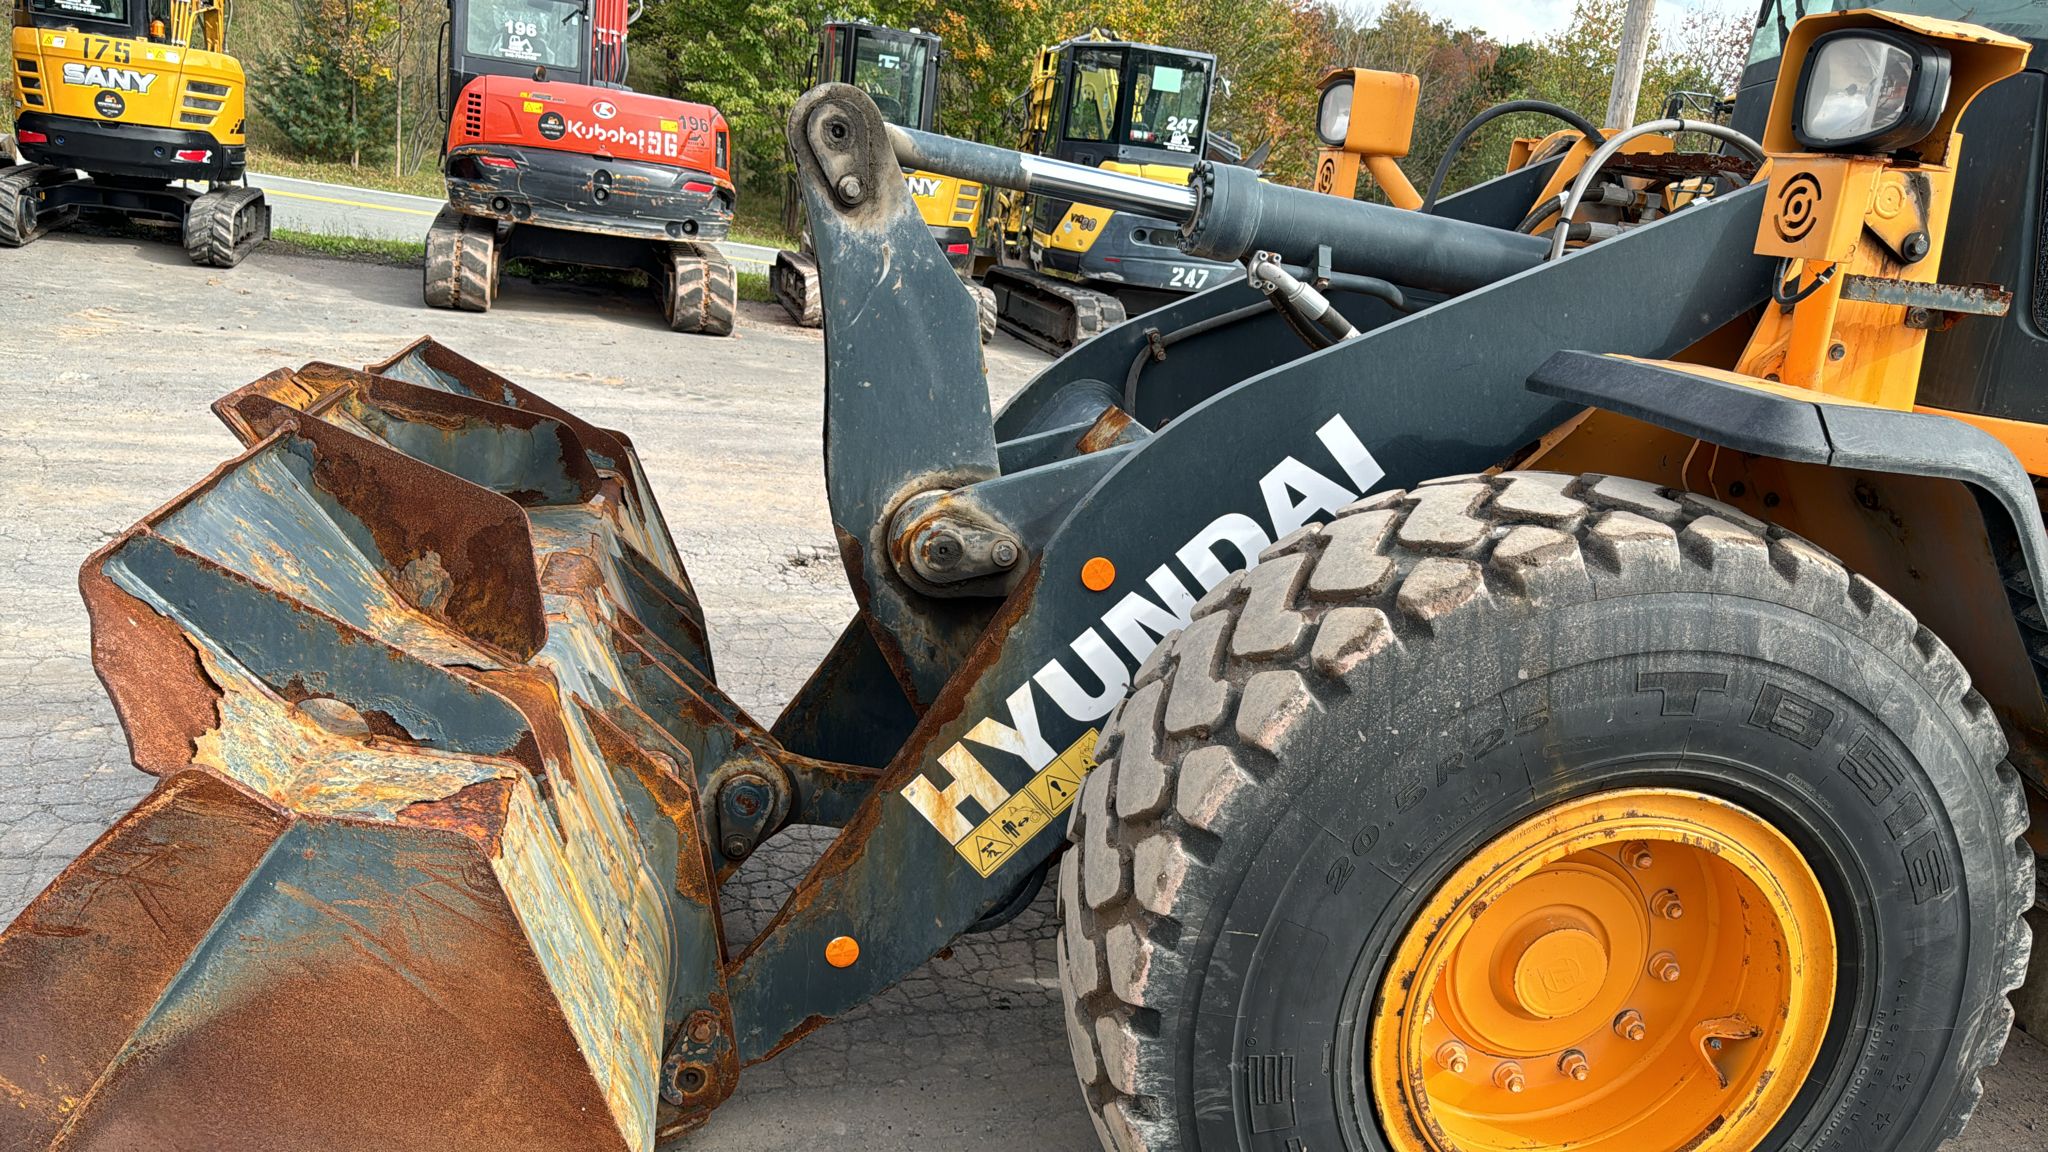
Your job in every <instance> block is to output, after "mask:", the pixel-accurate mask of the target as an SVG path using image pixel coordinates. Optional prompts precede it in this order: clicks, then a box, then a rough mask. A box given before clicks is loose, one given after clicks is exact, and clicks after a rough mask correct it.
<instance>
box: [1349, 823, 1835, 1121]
mask: <svg viewBox="0 0 2048 1152" xmlns="http://www.w3.org/2000/svg"><path fill="white" fill-rule="evenodd" d="M1835 964H1836V961H1835V938H1834V928H1833V922H1832V920H1831V919H1830V918H1829V914H1828V907H1827V900H1826V897H1825V896H1824V895H1823V893H1822V892H1821V889H1820V884H1819V882H1818V880H1816V879H1815V877H1814V875H1813V871H1812V869H1811V868H1809V867H1808V866H1807V864H1806V861H1805V859H1804V858H1803V857H1802V856H1801V854H1800V853H1799V851H1798V849H1797V848H1795V847H1794V846H1793V845H1792V843H1791V842H1790V841H1788V840H1787V839H1785V837H1784V836H1783V835H1782V834H1781V833H1779V832H1778V831H1777V830H1776V829H1774V828H1772V827H1771V826H1770V825H1769V824H1768V823H1766V822H1765V821H1764V820H1762V819H1761V818H1759V817H1758V816H1756V815H1754V814H1753V813H1751V812H1749V811H1747V810H1745V809H1742V808H1740V807H1737V806H1735V805H1733V804H1729V803H1727V802H1725V801H1721V800H1717V799H1714V798H1712V797H1708V796H1705V795H1702V794H1698V793H1692V792H1681V791H1673V790H1662V789H1631V790H1626V791H1616V792H1609V793H1604V794H1601V795H1598V796H1593V797H1589V798H1587V799H1584V800H1578V801H1573V802H1571V803H1568V804H1563V805H1559V806H1557V807H1555V808H1552V809H1550V810H1549V811H1546V812H1544V813H1542V814H1540V815H1538V816H1537V817H1535V818H1533V819H1531V820H1529V821H1526V822H1525V823H1523V824H1521V825H1519V826H1517V827H1516V828H1514V829H1512V830H1510V831H1509V832H1508V833H1507V834H1505V835H1503V836H1502V837H1500V838H1499V839H1497V840H1495V841H1493V842H1492V843H1490V844H1488V845H1486V846H1485V847H1483V848H1481V849H1480V850H1479V851H1478V852H1477V853H1475V854H1474V855H1473V856H1472V857H1471V858H1470V859H1468V860H1467V861H1466V862H1465V863H1464V864H1463V865H1461V866H1460V867H1459V868H1458V869H1457V870H1456V871H1455V872H1454V873H1453V874H1452V875H1451V877H1450V879H1449V880H1448V881H1447V882H1446V883H1445V884H1444V885H1443V887H1442V888H1441V889H1439V890H1438V891H1437V892H1436V893H1435V894H1434V895H1433V896H1432V897H1431V898H1430V900H1429V902H1428V904H1426V905H1425V906H1424V908H1423V909H1422V911H1421V913H1420V914H1419V915H1418V916H1417V917H1416V918H1415V921H1414V923H1413V924H1412V925H1411V926H1410V927H1409V929H1408V931H1407V933H1406V934H1405V935H1404V936H1403V938H1402V939H1401V941H1400V944H1399V945H1398V947H1397V949H1396V953H1395V956H1394V959H1393V963H1392V964H1391V965H1390V966H1389V968H1388V972H1387V977H1386V980H1385V982H1384V983H1383V985H1382V986H1381V988H1380V989H1379V995H1378V998H1377V1002H1376V1004H1375V1005H1374V1006H1373V1016H1372V1031H1371V1035H1370V1037H1369V1060H1370V1066H1371V1078H1372V1093H1373V1098H1374V1101H1375V1103H1376V1104H1377V1106H1378V1109H1379V1114H1380V1120H1381V1127H1382V1128H1383V1130H1384V1131H1385V1132H1386V1134H1387V1137H1388V1139H1389V1141H1390V1142H1391V1144H1392V1146H1393V1148H1394V1150H1395V1152H1511V1150H1526V1149H1537V1148H1571V1149H1573V1152H1678V1150H1680V1149H1684V1150H1687V1152H1738V1150H1740V1152H1748V1150H1749V1149H1752V1148H1754V1147H1756V1145H1757V1144H1758V1143H1759V1142H1760V1141H1761V1140H1762V1139H1763V1138H1764V1136H1765V1135H1766V1134H1768V1133H1769V1132H1770V1130H1771V1129H1772V1128H1773V1127H1774V1126H1775V1125H1776V1124H1777V1123H1778V1121H1779V1120H1781V1119H1782V1118H1783V1117H1784V1115H1785V1112H1786V1110H1787V1109H1788V1108H1789V1107H1790V1105H1791V1103H1792V1100H1793V1098H1794V1097H1795V1096H1796V1095H1797V1093H1798V1090H1799V1088H1800V1086H1801V1084H1803V1083H1804V1081H1805V1079H1806V1076H1807V1073H1808V1072H1809V1071H1810V1070H1811V1068H1812V1066H1813V1063H1814V1060H1815V1058H1816V1057H1817V1056H1818V1054H1819V1050H1820V1044H1821V1039H1822V1037H1823V1036H1824V1034H1825V1033H1826V1031H1827V1022H1828V1018H1829V1015H1830V1013H1831V1010H1832V1002H1833V999H1834V987H1835Z"/></svg>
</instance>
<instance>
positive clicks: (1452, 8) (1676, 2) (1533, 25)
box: [1342, 0, 1757, 42]
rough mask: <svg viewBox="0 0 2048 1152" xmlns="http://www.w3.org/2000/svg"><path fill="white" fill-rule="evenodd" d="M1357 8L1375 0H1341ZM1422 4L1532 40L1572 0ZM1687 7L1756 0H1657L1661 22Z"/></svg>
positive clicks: (1566, 14) (1751, 7) (1747, 8)
mask: <svg viewBox="0 0 2048 1152" xmlns="http://www.w3.org/2000/svg"><path fill="white" fill-rule="evenodd" d="M1342 3H1343V4H1344V5H1345V6H1346V7H1348V8H1351V9H1352V10H1354V11H1360V12H1364V11H1371V10H1372V9H1374V8H1376V7H1378V6H1379V5H1378V4H1377V3H1376V2H1375V0H1342ZM1419 3H1420V4H1421V6H1422V7H1423V8H1424V9H1425V10H1427V11H1430V12H1433V13H1436V14H1437V15H1439V16H1442V17H1443V18H1445V19H1447V20H1450V21H1451V22H1453V23H1455V24H1459V25H1462V26H1466V27H1472V28H1483V29H1485V30H1486V31H1488V32H1491V33H1492V34H1493V36H1494V38H1495V39H1497V40H1505V41H1509V42H1513V41H1518V40H1533V39H1536V38H1538V37H1540V36H1543V35H1545V34H1546V33H1550V32H1554V31H1556V30H1557V29H1558V28H1560V27H1563V26H1564V24H1565V22H1566V21H1568V20H1570V19H1571V15H1572V0H1419ZM1688 8H1712V9H1716V10H1719V11H1736V12H1740V13H1742V15H1743V16H1744V17H1745V18H1746V17H1749V16H1753V15H1754V14H1755V13H1756V9H1757V3H1756V0H1658V4H1657V16H1658V19H1659V21H1660V22H1661V23H1664V24H1665V25H1667V26H1669V25H1672V24H1675V23H1676V22H1677V20H1678V18H1679V16H1680V15H1682V14H1683V13H1684V12H1685V10H1686V9H1688Z"/></svg>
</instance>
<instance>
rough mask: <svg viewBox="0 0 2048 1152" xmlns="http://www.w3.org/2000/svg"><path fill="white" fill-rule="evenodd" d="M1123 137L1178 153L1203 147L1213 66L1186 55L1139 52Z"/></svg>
mask: <svg viewBox="0 0 2048 1152" xmlns="http://www.w3.org/2000/svg"><path fill="white" fill-rule="evenodd" d="M1135 64H1136V67H1134V68H1133V69H1132V70H1131V71H1132V76H1131V93H1130V98H1131V106H1130V110H1129V113H1128V115H1127V117H1126V119H1125V123H1126V125H1127V127H1126V128H1125V142H1126V143H1130V144H1140V145H1144V146H1146V147H1149V148H1165V149H1168V150H1170V151H1174V152H1194V151H1196V150H1197V149H1199V148H1200V147H1201V146H1202V116H1203V113H1204V112H1205V111H1206V109H1205V108H1204V105H1205V104H1206V103H1207V102H1208V99H1209V66H1208V62H1207V61H1204V60H1195V59H1190V58H1188V57H1185V56H1172V57H1168V56H1162V55H1159V54H1157V53H1152V52H1140V53H1138V55H1137V59H1136V61H1135Z"/></svg>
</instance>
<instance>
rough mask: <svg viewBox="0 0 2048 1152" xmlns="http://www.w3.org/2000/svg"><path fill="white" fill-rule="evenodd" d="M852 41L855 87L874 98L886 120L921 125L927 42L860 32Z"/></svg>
mask: <svg viewBox="0 0 2048 1152" xmlns="http://www.w3.org/2000/svg"><path fill="white" fill-rule="evenodd" d="M854 44H855V46H854V56H853V84H854V87H856V88H859V89H860V90H861V91H863V92H866V93H867V94H868V95H869V96H872V97H874V99H875V106H876V107H877V108H880V109H881V110H882V118H883V119H884V120H887V121H888V122H889V123H891V124H896V125H900V126H901V127H904V128H919V127H922V126H923V125H921V124H919V123H918V117H919V113H920V112H921V111H922V109H923V105H924V77H925V67H926V64H927V61H926V59H925V58H926V56H927V54H928V52H929V45H927V44H926V43H925V42H924V41H922V40H907V39H903V40H899V39H893V38H890V39H885V38H883V37H880V36H873V35H863V36H861V37H860V38H859V39H858V40H856V41H855V42H854Z"/></svg>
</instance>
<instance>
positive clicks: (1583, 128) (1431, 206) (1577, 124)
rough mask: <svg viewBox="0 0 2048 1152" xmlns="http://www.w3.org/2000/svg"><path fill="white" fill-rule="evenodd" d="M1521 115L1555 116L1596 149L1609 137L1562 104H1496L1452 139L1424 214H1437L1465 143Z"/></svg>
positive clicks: (1426, 198)
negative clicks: (1492, 125)
mask: <svg viewBox="0 0 2048 1152" xmlns="http://www.w3.org/2000/svg"><path fill="white" fill-rule="evenodd" d="M1517 112H1541V113H1543V114H1545V115H1548V116H1554V117H1556V118H1557V119H1559V120H1562V121H1564V122H1565V123H1567V124H1569V125H1571V126H1572V127H1574V128H1576V129H1578V130H1579V132H1580V133H1581V134H1583V135H1584V136H1585V137H1586V139H1588V140H1591V141H1592V142H1593V143H1594V144H1596V145H1598V144H1604V143H1606V142H1607V137H1606V136H1604V135H1602V134H1601V132H1600V130H1599V129H1598V128H1595V127H1593V122H1592V121H1591V120H1588V119H1586V118H1585V117H1584V116H1581V115H1579V114H1578V113H1577V112H1574V111H1572V110H1571V109H1569V108H1567V107H1565V106H1564V105H1562V104H1553V103H1551V102H1550V101H1548V100H1510V101H1508V102H1507V103H1505V104H1495V105H1494V106H1493V107H1491V108H1488V109H1487V110H1486V111H1484V112H1481V113H1480V114H1479V115H1477V116H1474V117H1473V118H1472V119H1470V120H1467V121H1466V122H1465V126H1464V127H1463V128H1460V129H1458V134H1457V135H1456V136H1453V137H1451V146H1450V147H1449V148H1446V149H1444V155H1443V159H1441V160H1438V161H1437V162H1436V174H1435V175H1433V176H1431V177H1430V178H1429V194H1428V195H1427V196H1424V197H1423V198H1422V208H1421V209H1420V210H1421V211H1423V212H1435V211H1436V201H1437V197H1439V196H1441V195H1443V191H1444V181H1446V180H1448V179H1450V176H1451V165H1452V164H1454V163H1456V162H1457V159H1458V150H1459V149H1461V148H1463V147H1464V146H1465V142H1466V141H1467V140H1470V139H1471V138H1472V134H1473V133H1474V132H1477V131H1479V130H1480V129H1481V128H1484V127H1486V126H1487V125H1488V124H1490V123H1492V122H1493V121H1494V120H1496V119H1499V118H1500V117H1502V116H1512V115H1514V114H1515V113H1517Z"/></svg>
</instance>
